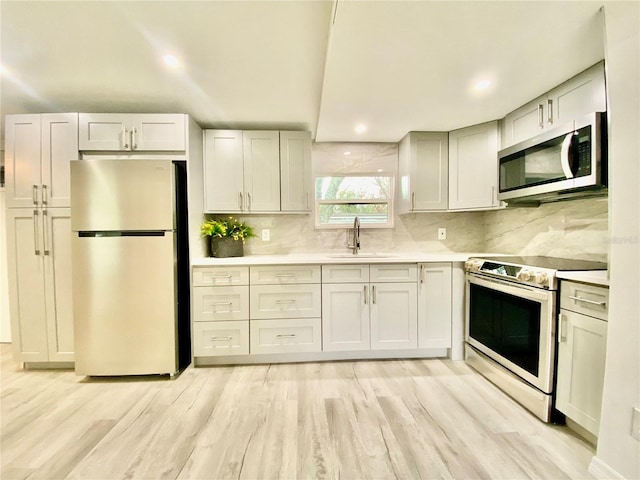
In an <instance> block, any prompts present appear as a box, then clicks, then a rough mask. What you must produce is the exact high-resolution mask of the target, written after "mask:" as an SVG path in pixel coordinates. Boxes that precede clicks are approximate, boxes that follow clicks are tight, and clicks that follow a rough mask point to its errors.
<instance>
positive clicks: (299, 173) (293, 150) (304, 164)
mask: <svg viewBox="0 0 640 480" xmlns="http://www.w3.org/2000/svg"><path fill="white" fill-rule="evenodd" d="M280 189H281V192H280V207H281V210H282V211H283V212H308V211H309V210H311V198H310V193H309V192H310V191H311V132H280Z"/></svg>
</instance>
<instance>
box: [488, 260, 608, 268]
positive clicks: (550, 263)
mask: <svg viewBox="0 0 640 480" xmlns="http://www.w3.org/2000/svg"><path fill="white" fill-rule="evenodd" d="M484 260H486V261H488V262H495V263H509V264H513V265H521V266H523V267H538V268H547V269H549V270H557V271H573V270H606V269H607V264H606V263H603V262H594V261H590V260H574V259H570V258H556V257H543V256H525V257H517V256H513V257H512V256H505V257H486V258H484Z"/></svg>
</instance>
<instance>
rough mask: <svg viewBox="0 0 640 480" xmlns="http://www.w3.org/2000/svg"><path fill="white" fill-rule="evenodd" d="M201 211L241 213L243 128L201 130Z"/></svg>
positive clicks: (242, 193)
mask: <svg viewBox="0 0 640 480" xmlns="http://www.w3.org/2000/svg"><path fill="white" fill-rule="evenodd" d="M203 176H204V195H205V198H204V210H205V212H241V211H242V207H243V206H244V205H243V203H244V202H243V197H244V174H243V157H242V131H240V130H205V131H204V175H203Z"/></svg>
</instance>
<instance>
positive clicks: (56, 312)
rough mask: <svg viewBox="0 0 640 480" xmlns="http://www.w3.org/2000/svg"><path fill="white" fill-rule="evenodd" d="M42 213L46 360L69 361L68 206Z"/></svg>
mask: <svg viewBox="0 0 640 480" xmlns="http://www.w3.org/2000/svg"><path fill="white" fill-rule="evenodd" d="M42 215H43V227H44V228H43V232H42V236H43V256H44V270H45V272H44V273H45V277H44V279H45V281H44V284H45V298H46V305H47V339H48V347H49V361H50V362H72V361H73V357H74V355H73V351H74V347H73V302H72V297H71V292H72V289H71V209H69V208H51V209H45V210H43V211H42Z"/></svg>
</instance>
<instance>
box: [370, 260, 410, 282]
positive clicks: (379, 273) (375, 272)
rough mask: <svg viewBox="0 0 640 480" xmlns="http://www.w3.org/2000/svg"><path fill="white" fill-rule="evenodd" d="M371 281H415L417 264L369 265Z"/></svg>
mask: <svg viewBox="0 0 640 480" xmlns="http://www.w3.org/2000/svg"><path fill="white" fill-rule="evenodd" d="M371 281H372V282H417V281H418V265H417V264H415V263H406V264H405V263H403V264H394V265H371Z"/></svg>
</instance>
